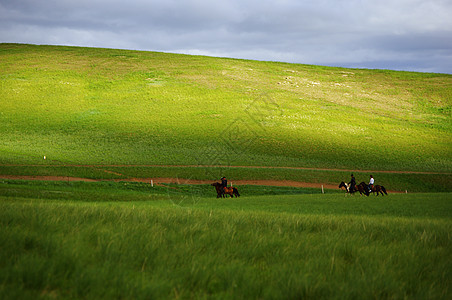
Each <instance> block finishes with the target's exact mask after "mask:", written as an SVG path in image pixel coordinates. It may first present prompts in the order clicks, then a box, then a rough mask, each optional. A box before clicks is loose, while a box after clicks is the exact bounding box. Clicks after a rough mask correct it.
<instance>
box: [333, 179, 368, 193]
mask: <svg viewBox="0 0 452 300" xmlns="http://www.w3.org/2000/svg"><path fill="white" fill-rule="evenodd" d="M339 188H345V191H346V192H347V193H350V194H351V195H353V193H356V192H359V194H360V195H363V194H364V195H366V196H369V195H368V193H366V189H364V188H363V187H362V186H361V185H355V188H354V189H351V190H350V186H349V184H348V183H345V182H343V181H341V183H340V184H339Z"/></svg>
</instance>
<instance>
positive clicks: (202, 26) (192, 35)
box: [0, 0, 452, 73]
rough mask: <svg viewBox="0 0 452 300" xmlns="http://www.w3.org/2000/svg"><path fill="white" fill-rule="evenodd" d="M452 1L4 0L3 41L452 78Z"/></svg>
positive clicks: (0, 0)
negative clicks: (425, 73) (428, 73)
mask: <svg viewBox="0 0 452 300" xmlns="http://www.w3.org/2000/svg"><path fill="white" fill-rule="evenodd" d="M451 11H452V1H445V0H430V1H423V0H398V1H393V0H378V1H377V0H369V1H364V0H317V1H297V0H284V1H269V0H260V1H258V0H230V1H208V0H186V1H183V0H166V1H158V0H150V1H145V0H129V1H127V2H124V1H121V0H97V1H96V0H78V1H72V0H46V1H44V0H34V1H33V0H0V42H21V43H36V44H65V45H78V46H94V47H111V48H126V49H140V50H158V51H167V52H182V53H191V54H205V55H214V56H228V57H237V58H247V59H259V60H278V61H287V62H297V63H308V64H322V65H334V66H344V67H347V66H350V67H353V66H358V67H366V68H380V67H382V66H384V68H390V69H391V68H392V69H409V70H414V71H416V70H418V71H424V70H429V71H435V72H445V73H452V68H451V65H450V64H448V63H447V62H446V60H447V59H450V56H451V53H452V45H451V42H450V38H449V37H450V36H452V35H451V33H452V18H450V17H449V16H448V15H449V14H450V12H451Z"/></svg>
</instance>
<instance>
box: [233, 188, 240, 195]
mask: <svg viewBox="0 0 452 300" xmlns="http://www.w3.org/2000/svg"><path fill="white" fill-rule="evenodd" d="M232 192H233V193H234V194H236V195H237V197H240V194H239V190H238V189H236V188H235V187H233V188H232Z"/></svg>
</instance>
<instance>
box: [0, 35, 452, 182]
mask: <svg viewBox="0 0 452 300" xmlns="http://www.w3.org/2000/svg"><path fill="white" fill-rule="evenodd" d="M0 83H1V88H0V133H1V134H0V164H1V165H11V164H14V165H17V164H19V165H20V164H27V165H30V164H32V165H42V166H47V165H61V164H72V165H80V164H81V165H92V164H96V165H98V164H110V165H116V164H120V165H127V164H134V165H223V166H291V167H313V168H319V167H320V168H343V169H351V170H398V171H432V172H448V173H450V172H452V151H451V149H452V119H451V111H452V75H445V74H424V73H411V72H395V71H381V70H358V69H342V68H329V67H317V66H308V65H301V64H287V63H276V62H259V61H249V60H236V59H226V58H212V57H202V56H187V55H178V54H165V53H156V52H140V51H127V50H113V49H93V48H78V47H56V46H33V45H17V44H0ZM44 156H46V158H47V159H46V160H44V159H43V157H44ZM0 168H2V167H0ZM2 170H3V171H2V172H7V171H6V168H5V167H3V169H2ZM40 170H41V171H39V172H41V173H42V172H43V171H42V169H40ZM0 171H1V170H0ZM39 172H38V173H39ZM215 172H217V171H215ZM217 173H218V175H219V172H217ZM148 176H152V174H149V175H148ZM215 176H217V174H215ZM449 179H450V177H449ZM366 180H367V179H366Z"/></svg>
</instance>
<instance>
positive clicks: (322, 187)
mask: <svg viewBox="0 0 452 300" xmlns="http://www.w3.org/2000/svg"><path fill="white" fill-rule="evenodd" d="M322 194H325V192H324V191H323V184H322Z"/></svg>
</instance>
